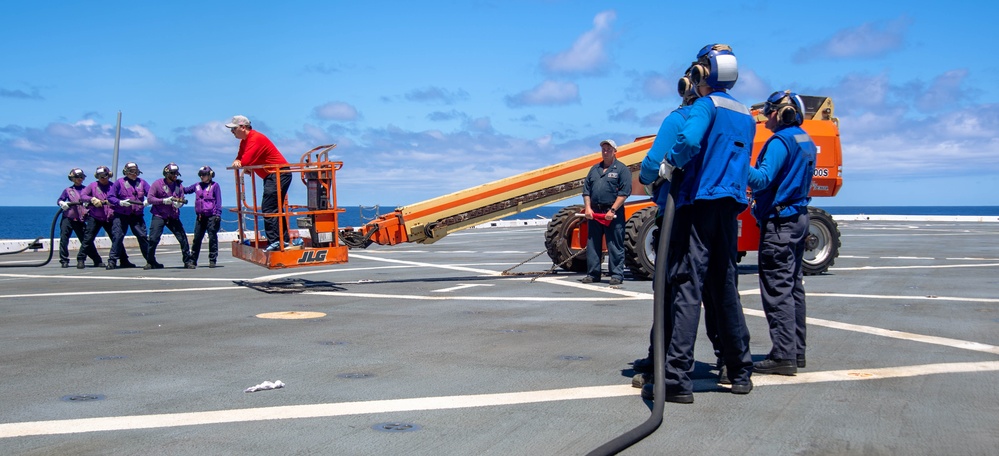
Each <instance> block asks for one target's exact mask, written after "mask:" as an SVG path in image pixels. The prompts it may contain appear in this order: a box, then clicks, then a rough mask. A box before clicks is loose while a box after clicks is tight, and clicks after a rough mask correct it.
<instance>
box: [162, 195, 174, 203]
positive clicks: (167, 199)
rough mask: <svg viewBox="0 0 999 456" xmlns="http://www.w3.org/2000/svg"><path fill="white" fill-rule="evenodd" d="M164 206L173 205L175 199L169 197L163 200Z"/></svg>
mask: <svg viewBox="0 0 999 456" xmlns="http://www.w3.org/2000/svg"><path fill="white" fill-rule="evenodd" d="M163 204H173V197H172V196H168V197H166V198H163Z"/></svg>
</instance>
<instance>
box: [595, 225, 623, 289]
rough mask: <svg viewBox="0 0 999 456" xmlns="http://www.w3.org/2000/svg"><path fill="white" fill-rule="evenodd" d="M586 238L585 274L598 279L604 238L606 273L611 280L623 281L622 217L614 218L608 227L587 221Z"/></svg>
mask: <svg viewBox="0 0 999 456" xmlns="http://www.w3.org/2000/svg"><path fill="white" fill-rule="evenodd" d="M622 212H623V211H622ZM586 236H587V237H586V274H588V275H589V276H590V277H593V278H594V279H599V278H600V274H601V272H600V257H601V256H602V253H603V252H602V251H603V244H604V238H606V239H607V271H608V273H609V274H610V276H611V278H613V279H619V280H624V217H615V218H614V220H611V223H610V226H603V225H602V224H601V223H600V222H598V221H596V220H587V223H586Z"/></svg>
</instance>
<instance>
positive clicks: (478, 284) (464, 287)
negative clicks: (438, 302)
mask: <svg viewBox="0 0 999 456" xmlns="http://www.w3.org/2000/svg"><path fill="white" fill-rule="evenodd" d="M491 286H493V284H491V283H464V284H458V285H455V286H453V287H450V288H441V289H439V290H430V292H431V293H447V292H450V291H456V290H464V289H466V288H472V287H491Z"/></svg>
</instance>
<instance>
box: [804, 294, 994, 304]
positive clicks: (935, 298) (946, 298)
mask: <svg viewBox="0 0 999 456" xmlns="http://www.w3.org/2000/svg"><path fill="white" fill-rule="evenodd" d="M806 293H807V295H808V296H825V297H830V298H863V299H911V300H920V301H959V302H960V301H963V302H997V303H999V298H960V297H956V296H926V295H923V296H902V295H863V294H851V293H808V292H806Z"/></svg>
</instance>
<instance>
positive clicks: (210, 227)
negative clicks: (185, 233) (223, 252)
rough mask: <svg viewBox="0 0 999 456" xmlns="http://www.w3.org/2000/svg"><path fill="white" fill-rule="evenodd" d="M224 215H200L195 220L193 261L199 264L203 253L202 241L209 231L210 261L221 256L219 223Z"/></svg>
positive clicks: (192, 248) (192, 249)
mask: <svg viewBox="0 0 999 456" xmlns="http://www.w3.org/2000/svg"><path fill="white" fill-rule="evenodd" d="M221 222H222V217H220V216H218V215H199V216H198V218H197V219H195V220H194V246H192V247H191V261H193V262H194V264H198V257H199V256H200V255H201V241H202V239H204V238H205V233H208V261H210V262H212V263H214V262H215V261H216V260H218V257H219V224H220V223H221Z"/></svg>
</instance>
